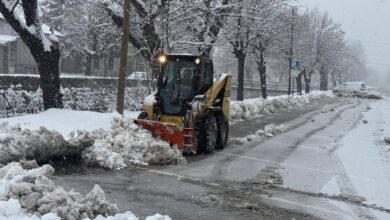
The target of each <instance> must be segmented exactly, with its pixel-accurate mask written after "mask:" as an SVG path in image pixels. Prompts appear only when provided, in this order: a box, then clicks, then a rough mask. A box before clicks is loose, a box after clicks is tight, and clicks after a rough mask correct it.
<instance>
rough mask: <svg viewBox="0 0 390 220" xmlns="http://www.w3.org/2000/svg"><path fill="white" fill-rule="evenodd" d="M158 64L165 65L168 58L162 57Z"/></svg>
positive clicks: (159, 58)
mask: <svg viewBox="0 0 390 220" xmlns="http://www.w3.org/2000/svg"><path fill="white" fill-rule="evenodd" d="M158 62H159V63H160V64H161V65H162V64H165V63H166V62H167V56H166V55H160V56H159V57H158Z"/></svg>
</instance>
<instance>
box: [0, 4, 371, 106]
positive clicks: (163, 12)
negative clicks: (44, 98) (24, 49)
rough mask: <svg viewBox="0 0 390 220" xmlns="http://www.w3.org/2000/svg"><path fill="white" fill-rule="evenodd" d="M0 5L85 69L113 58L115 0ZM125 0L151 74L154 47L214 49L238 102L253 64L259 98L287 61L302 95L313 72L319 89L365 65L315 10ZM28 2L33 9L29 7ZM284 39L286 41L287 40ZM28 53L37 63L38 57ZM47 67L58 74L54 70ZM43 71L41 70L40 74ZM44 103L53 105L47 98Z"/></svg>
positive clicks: (119, 11)
mask: <svg viewBox="0 0 390 220" xmlns="http://www.w3.org/2000/svg"><path fill="white" fill-rule="evenodd" d="M1 2H3V3H0V12H1V13H3V14H4V13H5V14H4V15H5V18H6V19H7V21H8V22H10V24H11V25H12V26H13V27H14V29H15V30H16V31H17V32H18V33H19V34H21V33H22V31H20V30H19V31H18V28H17V25H16V26H15V25H13V23H15V22H12V21H13V20H17V21H19V20H18V19H15V18H16V17H17V16H18V14H17V13H10V10H11V9H12V8H13V6H15V7H14V8H21V9H22V10H23V11H24V12H25V13H24V15H25V17H26V21H29V20H31V19H32V20H33V21H34V22H35V24H37V26H39V25H38V24H39V22H40V21H41V20H43V21H45V22H46V23H48V24H50V25H51V26H52V27H53V28H55V29H57V30H59V31H61V32H62V33H64V34H65V35H66V37H65V38H64V40H63V42H62V44H63V45H64V46H63V47H62V53H63V55H65V56H79V57H81V58H82V59H83V60H85V62H86V66H87V73H88V72H90V67H88V65H90V63H91V62H90V61H91V59H92V58H93V57H99V56H105V55H107V54H109V55H111V56H117V55H119V54H118V51H119V46H120V38H121V34H120V29H118V28H121V27H122V25H123V17H122V15H123V8H122V4H123V1H121V0H97V1H96V0H95V1H94V0H40V1H39V2H40V4H39V6H40V7H37V6H38V2H37V0H32V1H27V0H21V1H19V0H9V1H6V0H2V1H1ZM4 2H8V5H7V4H4ZM130 2H131V12H130V17H131V19H130V21H131V22H130V31H129V43H130V44H131V45H132V46H133V47H134V48H136V49H137V52H138V53H139V54H141V55H142V56H143V57H144V59H145V61H146V62H147V63H148V66H149V67H150V69H151V71H152V72H153V76H154V77H155V76H156V75H157V74H158V70H159V69H158V65H156V63H155V57H156V55H157V54H158V53H160V52H161V51H164V52H167V53H172V52H189V53H203V54H204V55H205V56H212V55H213V51H215V50H213V49H216V48H223V50H225V51H226V52H228V53H230V54H232V57H233V58H234V59H235V60H236V61H237V75H238V79H237V80H238V91H237V98H238V99H239V100H242V99H243V89H244V76H245V70H246V69H247V67H248V65H249V66H250V67H254V68H255V70H256V72H257V74H258V76H259V79H260V81H261V85H262V86H261V88H262V94H263V97H264V98H266V97H267V94H266V79H267V75H268V76H269V75H270V73H271V72H272V73H278V72H280V73H283V77H287V76H288V69H289V62H290V60H291V59H292V58H299V59H301V60H302V63H303V65H304V70H305V71H302V74H300V75H299V76H298V78H299V79H300V78H302V77H303V78H304V82H305V85H306V86H305V88H306V89H305V90H306V92H310V82H311V76H312V75H313V74H315V73H319V74H320V75H321V82H322V86H321V87H322V89H327V82H328V81H327V80H328V78H329V76H332V77H333V79H334V80H333V82H336V79H340V80H341V79H342V78H343V75H345V74H351V73H353V74H357V73H361V74H363V73H364V70H365V67H364V55H363V54H364V51H363V49H362V47H361V46H360V44H358V43H353V42H348V41H347V40H346V39H345V36H344V32H343V31H342V29H341V26H340V25H339V24H337V23H336V22H334V21H333V20H332V18H331V17H330V16H329V15H328V14H327V13H326V12H321V11H319V10H318V9H311V10H302V9H300V10H299V12H298V13H296V14H292V13H291V10H292V7H291V3H292V2H290V0H130ZM31 5H35V7H33V8H31ZM26 10H31V11H35V12H34V13H35V16H33V17H30V15H31V14H34V13H29V12H28V11H26ZM38 10H39V11H40V13H38ZM26 12H27V13H26ZM7 13H8V14H9V16H8V14H7ZM36 14H41V15H42V16H41V17H38V16H36ZM21 26H23V25H21ZM27 26H29V25H28V24H27ZM19 29H20V28H19ZM292 37H293V39H294V41H291V39H292ZM38 38H39V36H38ZM22 39H23V40H25V42H26V44H27V45H28V46H29V47H30V49H31V50H32V52H33V50H37V49H36V48H35V49H34V48H33V47H32V46H30V45H31V42H29V38H28V37H27V38H23V37H22ZM291 42H293V44H291ZM41 49H42V48H38V50H41ZM56 53H59V52H57V51H56ZM33 54H34V52H33ZM34 57H35V59H36V61H37V63H38V64H39V62H40V61H39V60H40V59H43V58H42V57H41V56H34ZM53 62H55V61H53ZM57 64H58V62H57ZM270 70H271V71H270ZM42 71H46V70H42ZM40 72H41V69H40ZM51 72H52V73H51V74H53V75H57V76H58V68H57V70H56V69H54V71H51ZM46 75H47V74H46V73H41V76H44V77H45V76H46ZM57 78H58V77H57ZM57 78H55V77H54V79H55V80H57ZM325 82H326V83H325ZM42 83H43V84H44V83H45V82H43V81H42ZM43 88H44V87H43ZM58 92H59V90H58ZM55 97H60V95H57V96H55ZM58 103H59V102H58ZM47 106H50V107H58V106H57V105H56V104H55V102H53V103H52V104H48V105H47Z"/></svg>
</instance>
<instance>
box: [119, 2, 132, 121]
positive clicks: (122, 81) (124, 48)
mask: <svg viewBox="0 0 390 220" xmlns="http://www.w3.org/2000/svg"><path fill="white" fill-rule="evenodd" d="M123 9H124V10H123V27H122V45H121V59H120V66H119V77H118V94H117V98H116V111H117V112H118V113H119V114H122V115H123V111H124V108H125V92H126V72H127V52H128V48H129V26H130V0H125V2H124V5H123Z"/></svg>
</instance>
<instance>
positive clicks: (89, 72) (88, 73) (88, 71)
mask: <svg viewBox="0 0 390 220" xmlns="http://www.w3.org/2000/svg"><path fill="white" fill-rule="evenodd" d="M91 62H92V55H91V54H88V55H87V59H86V64H87V65H86V66H87V69H86V71H85V75H87V76H90V75H91V65H92V64H91Z"/></svg>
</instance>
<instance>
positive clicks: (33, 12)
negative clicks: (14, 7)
mask: <svg viewBox="0 0 390 220" xmlns="http://www.w3.org/2000/svg"><path fill="white" fill-rule="evenodd" d="M4 2H5V1H0V12H1V14H2V15H3V17H4V18H5V19H6V21H7V22H8V24H9V25H10V26H11V27H12V28H13V29H14V30H15V32H16V33H18V34H19V36H20V38H21V39H22V40H23V42H24V43H25V44H26V45H27V47H28V48H29V49H30V52H31V54H32V55H33V57H34V60H35V62H36V63H37V66H38V70H39V74H40V86H41V89H42V93H43V107H44V109H45V110H46V109H49V108H62V107H63V105H62V95H61V90H60V74H59V60H60V55H61V52H60V50H59V48H58V47H59V44H58V42H54V41H53V42H51V45H50V48H47V47H45V46H44V45H45V43H47V41H48V40H49V39H47V38H46V36H44V33H43V32H42V28H41V22H40V21H39V17H38V1H37V0H22V8H23V12H24V15H25V16H24V17H25V23H24V22H21V21H20V20H19V19H18V18H16V17H15V14H14V12H13V11H10V9H9V7H8V6H7V4H5V3H4ZM7 3H9V2H7ZM26 26H27V27H28V28H26ZM32 31H34V33H32ZM45 41H46V42H45ZM46 46H47V45H46Z"/></svg>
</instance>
